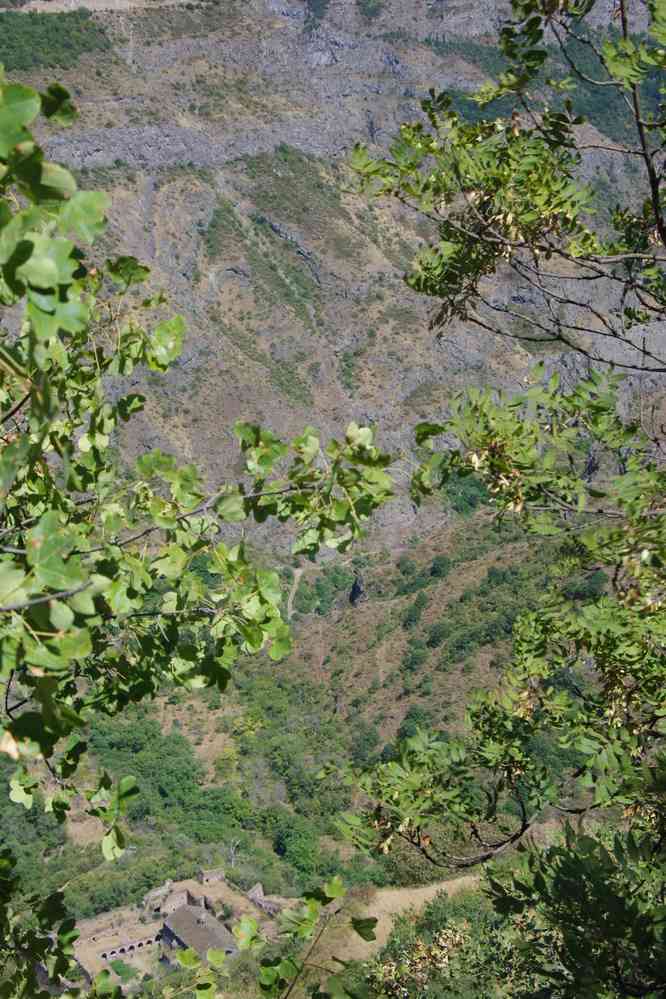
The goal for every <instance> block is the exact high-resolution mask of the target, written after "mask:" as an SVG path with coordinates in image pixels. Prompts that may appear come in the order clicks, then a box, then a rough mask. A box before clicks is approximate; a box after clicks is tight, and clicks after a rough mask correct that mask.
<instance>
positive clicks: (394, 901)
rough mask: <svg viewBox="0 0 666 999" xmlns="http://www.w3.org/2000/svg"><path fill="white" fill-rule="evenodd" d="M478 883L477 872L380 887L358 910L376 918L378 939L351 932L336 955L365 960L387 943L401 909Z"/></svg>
mask: <svg viewBox="0 0 666 999" xmlns="http://www.w3.org/2000/svg"><path fill="white" fill-rule="evenodd" d="M478 883H479V876H478V875H477V874H466V875H464V876H463V877H461V878H456V879H455V880H453V881H438V882H436V883H435V884H432V885H423V886H421V887H418V888H380V889H379V891H377V893H376V894H375V895H373V896H372V898H371V899H370V900H369V901H368V902H367V903H366V905H365V907H364V910H363V912H362V913H360V915H362V916H374V917H375V919H376V920H377V926H376V928H375V936H376V937H377V939H376V940H373V941H370V942H368V941H365V940H362V939H361V937H359V936H358V935H357V934H355V933H354V934H350V935H349V937H348V938H347V939H345V948H344V954H340V955H339V956H340V957H343V958H344V960H345V961H367V960H368V959H369V958H371V957H373V956H374V955H375V954H376V953H377V952H378V951H380V950H381V949H382V947H383V946H384V945H385V944H386V942H387V940H388V938H389V936H390V934H391V930H392V929H393V920H394V919H395V917H396V916H397V915H399V914H400V913H401V912H405V911H407V910H409V909H416V910H419V909H422V908H423V906H424V905H425V904H426V902H430V900H431V899H433V898H434V897H435V895H438V894H439V893H440V892H443V891H444V892H446V893H447V894H448V895H457V894H458V892H461V891H469V890H470V889H472V888H475V887H476V886H477V885H478Z"/></svg>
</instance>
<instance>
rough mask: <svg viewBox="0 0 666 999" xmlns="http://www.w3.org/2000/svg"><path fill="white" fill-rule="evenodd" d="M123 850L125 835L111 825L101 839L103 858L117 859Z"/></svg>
mask: <svg viewBox="0 0 666 999" xmlns="http://www.w3.org/2000/svg"><path fill="white" fill-rule="evenodd" d="M124 852H125V837H124V836H123V834H122V832H121V831H120V829H119V828H118V826H112V827H111V829H109V831H108V832H107V833H106V834H105V836H104V838H103V839H102V853H103V855H104V859H105V860H108V861H111V860H118V859H119V858H120V857H122V855H123V853H124Z"/></svg>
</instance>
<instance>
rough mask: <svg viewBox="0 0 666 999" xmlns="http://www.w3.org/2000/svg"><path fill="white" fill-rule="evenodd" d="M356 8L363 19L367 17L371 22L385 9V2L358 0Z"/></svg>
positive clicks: (379, 0) (380, 0)
mask: <svg viewBox="0 0 666 999" xmlns="http://www.w3.org/2000/svg"><path fill="white" fill-rule="evenodd" d="M356 6H357V7H358V9H359V12H360V13H361V14H362V15H363V17H367V19H368V20H369V21H371V20H372V19H373V18H375V17H379V15H380V14H381V12H382V10H383V9H384V0H356Z"/></svg>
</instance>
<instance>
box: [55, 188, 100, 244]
mask: <svg viewBox="0 0 666 999" xmlns="http://www.w3.org/2000/svg"><path fill="white" fill-rule="evenodd" d="M110 207H111V199H110V197H109V195H108V194H105V193H104V192H103V191H77V192H76V194H75V195H74V196H73V197H72V198H70V200H69V201H68V202H67V203H66V204H65V206H64V207H63V208H62V210H61V212H60V218H59V222H58V227H59V229H60V231H61V232H62V233H72V234H73V235H75V236H78V238H79V239H81V240H83V241H84V242H85V243H93V242H94V241H95V239H96V238H97V237H98V236H100V235H101V234H102V233H103V232H104V229H105V228H106V214H107V212H108V210H109V208H110Z"/></svg>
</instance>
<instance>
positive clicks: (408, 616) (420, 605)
mask: <svg viewBox="0 0 666 999" xmlns="http://www.w3.org/2000/svg"><path fill="white" fill-rule="evenodd" d="M427 606H428V598H427V596H426V595H425V593H419V594H418V596H417V597H416V600H415V601H414V603H413V604H410V605H409V607H407V609H406V610H405V611H404V613H403V615H402V626H403V628H407V629H409V628H415V627H416V626H417V624H418V623H419V621H420V620H421V615H422V614H423V611H424V610H425V608H426V607H427Z"/></svg>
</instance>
